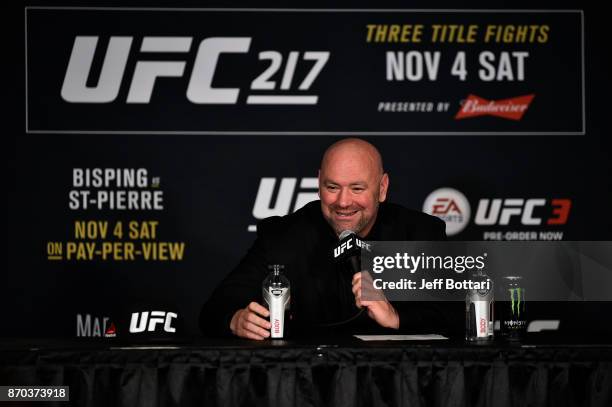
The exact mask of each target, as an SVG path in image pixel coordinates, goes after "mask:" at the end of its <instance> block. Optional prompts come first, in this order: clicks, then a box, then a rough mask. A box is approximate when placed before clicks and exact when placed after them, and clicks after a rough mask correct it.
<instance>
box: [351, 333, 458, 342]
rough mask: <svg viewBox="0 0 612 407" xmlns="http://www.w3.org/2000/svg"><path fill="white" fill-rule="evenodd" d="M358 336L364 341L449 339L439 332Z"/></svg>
mask: <svg viewBox="0 0 612 407" xmlns="http://www.w3.org/2000/svg"><path fill="white" fill-rule="evenodd" d="M355 337H356V338H359V339H361V340H362V341H433V340H440V339H448V338H447V337H445V336H442V335H437V334H427V335H355Z"/></svg>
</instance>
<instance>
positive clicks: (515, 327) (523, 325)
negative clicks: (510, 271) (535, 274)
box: [500, 276, 527, 339]
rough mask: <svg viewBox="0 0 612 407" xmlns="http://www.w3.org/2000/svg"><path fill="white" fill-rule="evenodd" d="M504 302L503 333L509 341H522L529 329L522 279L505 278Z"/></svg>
mask: <svg viewBox="0 0 612 407" xmlns="http://www.w3.org/2000/svg"><path fill="white" fill-rule="evenodd" d="M503 281H504V284H503V289H504V291H505V293H504V297H503V298H504V302H503V304H502V308H503V309H502V312H500V314H501V315H500V317H501V326H500V329H501V333H502V336H505V337H506V338H508V339H520V338H521V337H522V336H523V334H524V333H525V330H526V329H527V318H526V317H527V315H526V313H525V288H524V287H522V277H520V276H506V277H504V278H503Z"/></svg>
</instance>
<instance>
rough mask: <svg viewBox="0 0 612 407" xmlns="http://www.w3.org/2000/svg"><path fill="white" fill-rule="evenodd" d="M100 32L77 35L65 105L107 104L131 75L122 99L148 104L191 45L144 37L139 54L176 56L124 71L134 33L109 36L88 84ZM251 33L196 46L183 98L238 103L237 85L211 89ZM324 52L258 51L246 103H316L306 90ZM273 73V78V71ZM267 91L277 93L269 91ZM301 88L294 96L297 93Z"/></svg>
mask: <svg viewBox="0 0 612 407" xmlns="http://www.w3.org/2000/svg"><path fill="white" fill-rule="evenodd" d="M99 38H100V37H99V36H81V35H79V36H76V38H75V39H74V44H73V46H72V52H71V55H70V60H69V61H68V67H67V69H66V74H65V76H64V82H63V84H62V89H61V96H62V98H63V99H64V100H65V101H66V102H69V103H110V102H113V101H115V100H116V99H117V96H118V94H119V90H120V88H121V84H122V82H123V78H124V77H126V78H130V77H131V78H132V80H131V83H130V87H129V91H128V95H127V99H126V103H141V104H146V103H149V102H150V101H151V97H152V95H153V89H154V87H155V82H156V80H157V79H158V78H180V77H182V76H184V75H185V74H186V73H185V66H186V61H185V58H184V55H185V54H186V53H188V52H190V50H191V49H192V46H193V42H194V41H193V37H153V36H146V37H143V39H142V42H141V43H140V48H139V52H140V53H141V54H147V55H150V54H155V53H165V54H177V58H176V60H163V61H161V60H160V61H151V60H146V61H145V60H138V61H137V62H136V65H135V68H134V72H133V73H132V75H126V72H125V71H126V66H127V61H128V58H129V56H130V52H131V49H132V45H133V42H134V37H130V36H112V37H110V40H109V41H108V46H107V47H106V52H105V53H104V60H103V63H102V68H101V71H100V74H99V78H98V81H97V83H96V85H95V86H88V85H87V82H88V81H90V78H89V76H90V74H91V67H92V63H93V59H94V54H95V53H96V48H97V46H98V42H99ZM251 42H252V37H210V38H205V39H203V40H202V41H200V43H199V44H197V52H196V56H195V60H194V63H193V69H192V71H191V73H190V74H189V75H190V78H189V85H188V86H187V89H186V97H187V99H188V100H189V101H190V102H191V103H195V104H230V105H231V104H236V103H237V102H238V96H239V94H240V92H241V89H240V88H230V87H213V86H212V84H213V80H214V78H215V73H216V72H217V71H218V70H219V69H221V68H220V66H222V65H223V55H224V54H246V53H248V52H249V50H250V48H251ZM329 56H330V53H329V52H328V51H302V52H301V51H290V52H288V53H286V54H282V53H281V52H278V51H274V50H267V51H262V52H259V53H258V58H259V60H260V61H269V65H268V66H267V68H266V69H265V70H264V71H263V72H261V73H259V75H257V76H256V77H255V78H254V79H253V80H252V82H251V85H250V90H251V91H255V92H257V91H268V92H266V93H265V94H263V95H262V94H249V95H248V96H247V99H246V103H247V104H255V105H266V104H268V105H316V104H317V102H318V95H314V94H305V93H304V92H306V91H308V90H310V88H311V86H312V84H313V83H314V82H315V80H316V79H317V77H318V76H319V74H320V73H321V71H322V70H323V68H324V67H325V65H326V63H327V61H328V60H329ZM301 64H309V65H310V70H309V71H308V73H307V74H306V76H304V77H300V78H298V77H297V75H295V73H296V68H298V66H301ZM277 73H280V75H277V77H276V78H275V79H273V77H275V75H276V74H277ZM269 91H275V92H274V94H271V93H270V92H269ZM296 91H299V93H298V94H295V92H296Z"/></svg>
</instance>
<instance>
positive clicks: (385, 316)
mask: <svg viewBox="0 0 612 407" xmlns="http://www.w3.org/2000/svg"><path fill="white" fill-rule="evenodd" d="M362 278H363V284H362ZM352 284H353V295H354V296H355V305H357V308H363V307H365V308H367V309H368V316H369V317H370V318H372V319H373V320H374V321H376V322H378V324H379V325H381V326H383V327H385V328H393V329H398V328H399V324H400V320H399V315H398V314H397V311H396V310H395V308H393V305H391V303H390V302H389V301H387V299H386V298H385V296H384V294H383V293H382V291H380V290H374V286H373V285H372V277H370V275H369V274H368V273H366V272H361V273H355V275H354V276H353V282H352ZM362 289H363V290H366V292H367V293H368V295H367V298H376V299H375V300H367V301H366V300H362V299H361V297H362Z"/></svg>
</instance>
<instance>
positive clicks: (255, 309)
mask: <svg viewBox="0 0 612 407" xmlns="http://www.w3.org/2000/svg"><path fill="white" fill-rule="evenodd" d="M269 316H270V311H268V310H267V309H266V308H265V307H264V306H262V305H259V304H258V303H256V302H254V301H253V302H251V303H250V304H249V305H247V306H246V308H243V309H239V310H238V311H236V313H235V314H234V316H233V317H232V321H231V322H230V329H231V330H232V333H233V334H234V335H236V336H239V337H241V338H249V339H256V340H259V341H260V340H262V339H265V338H268V337H269V336H270V328H272V324H271V323H270V321H268V320H267V319H264V318H268V317H269ZM262 317H263V318H262Z"/></svg>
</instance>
